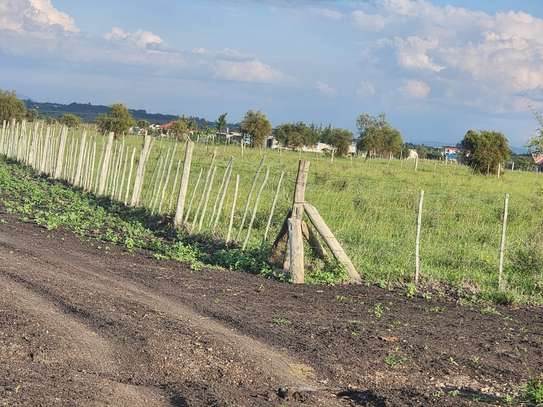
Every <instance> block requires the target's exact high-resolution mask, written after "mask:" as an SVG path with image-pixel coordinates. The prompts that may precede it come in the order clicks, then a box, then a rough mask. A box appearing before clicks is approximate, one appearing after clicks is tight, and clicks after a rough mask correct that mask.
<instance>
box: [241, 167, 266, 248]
mask: <svg viewBox="0 0 543 407" xmlns="http://www.w3.org/2000/svg"><path fill="white" fill-rule="evenodd" d="M262 165H264V157H262V158H261V159H260V163H259V164H258V167H257V169H256V172H255V175H254V176H253V182H252V184H251V189H250V190H249V195H247V202H246V203H245V209H244V210H243V216H242V218H241V224H240V227H239V230H238V236H237V238H236V240H239V238H240V237H241V231H242V230H243V227H244V226H245V219H246V217H247V213H248V212H249V205H250V204H251V199H252V197H253V192H254V189H255V186H256V180H257V179H258V176H259V174H260V170H261V169H262Z"/></svg>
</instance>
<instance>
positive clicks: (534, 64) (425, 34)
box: [353, 0, 543, 111]
mask: <svg viewBox="0 0 543 407" xmlns="http://www.w3.org/2000/svg"><path fill="white" fill-rule="evenodd" d="M359 8H360V10H357V11H355V12H353V18H355V16H358V17H357V18H358V20H359V24H357V25H358V26H359V27H361V28H364V29H366V30H368V31H370V30H373V31H375V33H373V34H372V35H373V36H374V39H373V40H372V43H373V44H380V45H381V46H380V47H374V49H373V51H372V54H371V55H370V56H369V57H365V62H366V63H372V64H373V69H374V71H377V72H379V69H382V67H383V66H386V67H387V71H388V72H387V74H390V75H402V76H403V75H404V74H405V73H407V72H408V71H417V74H418V75H419V76H421V79H422V80H424V82H425V83H426V85H427V86H431V87H432V88H434V89H436V90H435V92H436V93H434V91H433V92H432V93H433V94H434V96H436V94H439V93H440V94H442V95H443V96H445V95H461V96H462V99H461V100H451V102H452V103H466V104H467V103H470V102H469V100H478V101H480V104H481V105H487V106H489V107H492V106H495V110H496V111H507V110H508V109H511V110H514V109H518V107H519V106H522V105H523V104H522V103H520V101H519V99H522V98H526V97H528V98H530V96H529V95H530V94H531V93H533V92H534V91H536V90H538V89H539V90H540V89H542V88H543V19H540V18H537V17H534V16H532V15H530V14H527V13H524V12H514V11H508V12H498V13H495V14H491V13H486V12H482V11H477V10H472V9H468V8H464V7H456V6H450V5H446V6H441V5H436V4H433V3H431V2H430V1H428V0H376V1H375V2H373V3H367V4H362V5H361V6H359ZM374 15H375V16H376V18H373V16H374ZM355 21H356V18H355ZM370 34H371V33H370ZM368 48H371V47H368ZM390 58H392V59H393V60H394V61H395V62H396V68H395V69H393V68H392V67H391V66H390V62H389V61H390ZM398 69H399V70H400V72H399V73H398V72H397V71H398ZM403 71H406V72H403ZM434 83H436V84H437V85H438V86H435V87H434V86H433V84H434ZM402 89H403V90H404V91H405V92H408V93H409V92H411V91H412V93H414V94H420V95H423V94H424V93H427V92H426V91H424V92H423V89H424V87H417V86H415V85H404V86H402ZM405 92H404V93H405ZM417 92H418V93H417ZM425 96H426V95H425ZM457 97H458V96H457ZM497 103H501V106H497Z"/></svg>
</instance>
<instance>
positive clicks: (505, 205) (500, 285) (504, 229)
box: [498, 194, 509, 290]
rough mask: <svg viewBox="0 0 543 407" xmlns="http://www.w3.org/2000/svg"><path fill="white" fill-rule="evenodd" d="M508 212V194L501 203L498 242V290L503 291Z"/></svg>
mask: <svg viewBox="0 0 543 407" xmlns="http://www.w3.org/2000/svg"><path fill="white" fill-rule="evenodd" d="M508 212H509V194H505V199H504V203H503V222H502V237H501V242H500V264H499V269H498V288H499V289H500V290H503V289H504V288H505V284H504V281H503V265H504V258H505V242H506V238H507V215H508Z"/></svg>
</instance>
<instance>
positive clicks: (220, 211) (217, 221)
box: [212, 158, 234, 232]
mask: <svg viewBox="0 0 543 407" xmlns="http://www.w3.org/2000/svg"><path fill="white" fill-rule="evenodd" d="M233 166H234V163H233V158H231V160H230V165H229V166H228V168H227V171H228V175H227V176H226V182H225V184H224V188H223V189H222V193H221V198H220V201H219V206H218V208H217V214H216V216H215V220H214V222H213V228H212V231H213V232H214V231H215V230H216V228H217V225H218V223H219V219H220V218H221V214H222V208H223V206H224V199H225V197H226V192H227V191H228V186H229V185H230V177H231V176H232V167H233Z"/></svg>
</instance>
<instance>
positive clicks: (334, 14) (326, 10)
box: [311, 7, 343, 20]
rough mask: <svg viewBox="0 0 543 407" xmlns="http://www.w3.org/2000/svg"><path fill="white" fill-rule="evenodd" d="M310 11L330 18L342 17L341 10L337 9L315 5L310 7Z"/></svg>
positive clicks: (337, 18)
mask: <svg viewBox="0 0 543 407" xmlns="http://www.w3.org/2000/svg"><path fill="white" fill-rule="evenodd" d="M311 12H312V13H314V14H316V15H318V16H321V17H324V18H328V19H330V20H341V19H342V18H343V13H342V12H340V11H338V10H332V9H329V8H320V7H315V8H312V9H311Z"/></svg>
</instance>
